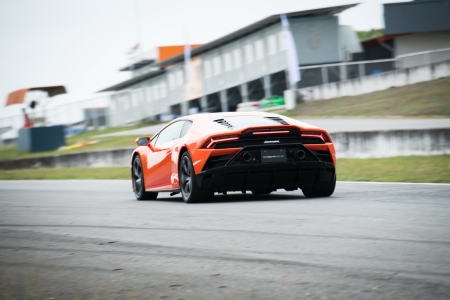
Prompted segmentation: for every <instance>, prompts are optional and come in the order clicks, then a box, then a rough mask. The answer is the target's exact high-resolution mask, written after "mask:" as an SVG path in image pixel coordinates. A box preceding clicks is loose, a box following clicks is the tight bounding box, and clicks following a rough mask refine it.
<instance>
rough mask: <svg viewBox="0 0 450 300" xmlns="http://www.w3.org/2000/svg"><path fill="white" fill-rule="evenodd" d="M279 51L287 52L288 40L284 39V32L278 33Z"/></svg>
mask: <svg viewBox="0 0 450 300" xmlns="http://www.w3.org/2000/svg"><path fill="white" fill-rule="evenodd" d="M278 50H279V51H284V50H286V40H285V38H284V32H283V31H280V32H278Z"/></svg>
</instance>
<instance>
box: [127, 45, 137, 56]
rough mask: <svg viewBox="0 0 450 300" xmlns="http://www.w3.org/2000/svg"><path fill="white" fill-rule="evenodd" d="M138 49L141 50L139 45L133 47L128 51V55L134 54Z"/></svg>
mask: <svg viewBox="0 0 450 300" xmlns="http://www.w3.org/2000/svg"><path fill="white" fill-rule="evenodd" d="M138 49H139V43H137V44H136V45H134V46H133V47H131V48H130V50H128V52H127V55H131V54H134V53H135V52H136V51H137V50H138Z"/></svg>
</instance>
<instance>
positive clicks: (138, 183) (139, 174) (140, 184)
mask: <svg viewBox="0 0 450 300" xmlns="http://www.w3.org/2000/svg"><path fill="white" fill-rule="evenodd" d="M131 181H132V182H133V191H134V196H135V197H136V199H137V200H155V199H156V197H158V193H155V192H146V191H145V185H144V172H143V171H142V163H141V159H140V157H139V155H136V157H135V158H134V159H133V165H132V166H131Z"/></svg>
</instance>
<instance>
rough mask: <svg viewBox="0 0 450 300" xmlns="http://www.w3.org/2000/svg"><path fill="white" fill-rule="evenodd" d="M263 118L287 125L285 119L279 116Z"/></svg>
mask: <svg viewBox="0 0 450 300" xmlns="http://www.w3.org/2000/svg"><path fill="white" fill-rule="evenodd" d="M265 118H266V119H270V120H272V121H275V122H277V123H280V124H283V125H289V123H288V122H286V121H285V120H283V119H282V118H279V117H265Z"/></svg>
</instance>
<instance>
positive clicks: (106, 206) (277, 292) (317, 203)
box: [0, 181, 450, 299]
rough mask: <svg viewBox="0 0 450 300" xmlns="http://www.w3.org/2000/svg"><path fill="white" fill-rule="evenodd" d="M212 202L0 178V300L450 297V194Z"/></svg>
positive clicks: (382, 191) (441, 188)
mask: <svg viewBox="0 0 450 300" xmlns="http://www.w3.org/2000/svg"><path fill="white" fill-rule="evenodd" d="M216 200H217V201H216V202H214V203H207V204H191V205H187V204H184V203H183V202H182V201H181V198H180V197H179V196H174V197H170V196H169V195H168V194H162V195H160V196H159V198H158V200H156V201H136V200H134V197H133V195H132V193H131V183H130V182H129V181H0V299H49V298H51V299H449V298H450V218H449V216H450V185H437V184H436V185H433V184H379V183H345V182H338V186H337V190H336V192H335V194H334V195H333V196H332V197H330V198H318V199H306V198H304V197H303V194H302V193H301V191H297V192H277V193H274V194H272V195H269V196H264V197H262V196H253V195H249V194H247V195H243V194H240V193H236V194H229V195H228V196H216Z"/></svg>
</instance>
